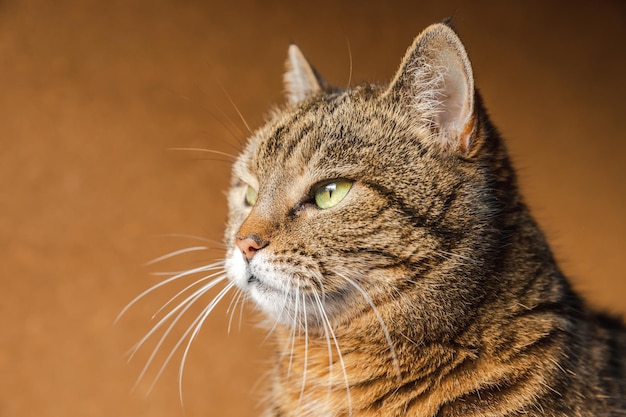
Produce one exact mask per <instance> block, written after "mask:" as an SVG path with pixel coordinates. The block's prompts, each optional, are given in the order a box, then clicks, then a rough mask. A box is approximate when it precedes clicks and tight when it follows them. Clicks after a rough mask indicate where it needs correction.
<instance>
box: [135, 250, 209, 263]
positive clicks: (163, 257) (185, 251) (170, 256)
mask: <svg viewBox="0 0 626 417" xmlns="http://www.w3.org/2000/svg"><path fill="white" fill-rule="evenodd" d="M208 249H209V248H208V247H206V246H192V247H190V248H185V249H180V250H175V251H174V252H170V253H168V254H166V255H163V256H159V257H158V258H155V259H153V260H151V261H148V262H146V263H145V266H150V265H154V264H156V263H159V262H161V261H164V260H166V259H170V258H173V257H175V256H178V255H182V254H185V253H189V252H196V251H201V250H208Z"/></svg>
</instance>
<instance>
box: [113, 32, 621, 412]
mask: <svg viewBox="0 0 626 417" xmlns="http://www.w3.org/2000/svg"><path fill="white" fill-rule="evenodd" d="M284 81H285V86H286V92H287V103H286V105H284V106H283V107H282V108H280V109H277V110H274V111H273V112H272V113H271V115H270V116H269V118H268V121H267V122H266V124H265V125H264V126H262V127H261V128H260V129H258V130H257V131H256V132H254V133H253V134H252V136H251V137H250V138H249V140H248V143H247V145H246V146H245V148H244V150H243V151H242V153H241V154H240V155H239V157H238V158H237V160H236V162H235V163H234V165H233V171H232V181H231V187H230V190H229V193H228V206H229V220H228V224H227V227H226V229H225V234H224V242H225V244H226V248H227V249H226V256H225V259H224V261H223V262H222V263H217V264H212V265H208V266H206V267H201V268H196V269H193V270H190V271H187V272H184V273H180V274H177V275H175V276H174V277H171V278H169V279H167V280H165V281H163V282H162V283H160V284H158V285H156V286H155V287H153V288H151V289H149V290H147V291H145V292H144V293H142V294H141V295H140V296H139V297H137V298H136V299H135V300H133V301H132V302H131V303H130V304H129V306H130V305H132V304H133V303H134V302H135V301H136V300H138V299H139V298H141V297H143V296H144V295H145V294H147V293H148V292H150V291H152V290H154V289H156V288H158V287H160V286H162V285H165V284H166V283H168V282H171V281H173V280H175V279H177V278H178V277H181V276H186V275H190V274H192V273H195V272H198V271H214V270H218V272H215V273H212V274H211V275H209V276H207V277H204V278H202V279H201V280H200V281H198V283H201V282H206V280H207V279H211V278H212V277H215V276H217V278H214V280H213V281H210V282H209V283H208V284H204V283H203V287H202V288H200V289H199V290H194V291H193V293H192V294H191V295H190V296H188V297H187V298H186V299H185V300H184V301H183V302H182V303H181V304H179V305H178V306H177V307H175V308H174V309H173V310H172V311H171V312H170V313H168V314H167V315H166V316H165V317H164V319H162V320H161V321H159V323H158V324H157V325H156V326H155V327H154V328H153V330H152V331H150V333H148V335H146V337H144V339H142V340H141V341H140V343H138V345H137V347H139V346H141V345H142V344H143V343H144V342H145V340H146V339H147V338H148V337H150V336H151V335H152V334H153V333H154V332H155V331H156V330H157V329H158V328H159V327H162V326H163V325H164V324H165V322H166V321H167V320H169V319H173V322H172V324H171V325H170V326H169V327H168V328H167V330H166V332H165V335H164V336H163V338H164V337H166V336H167V335H168V333H169V332H170V330H171V328H172V326H173V325H175V324H176V322H177V321H178V320H179V318H180V316H181V315H182V314H184V312H185V311H186V310H187V309H188V308H189V306H190V305H191V304H193V303H195V302H196V301H197V300H198V299H199V297H200V296H201V295H202V294H203V293H204V292H205V291H207V290H209V289H211V288H213V287H214V286H215V285H217V284H218V283H220V282H224V280H227V281H228V284H227V285H226V287H225V288H224V289H223V290H222V291H220V292H219V293H218V295H217V296H216V297H215V299H214V300H213V301H212V302H211V303H209V304H208V305H207V307H206V308H205V309H204V311H203V312H202V314H201V316H200V317H198V318H197V319H196V320H195V321H194V322H193V324H192V327H190V328H189V329H188V330H187V332H186V333H185V335H188V334H189V333H190V332H191V331H192V329H193V333H192V334H191V337H190V339H191V340H193V338H194V337H195V335H196V334H197V331H198V329H199V328H200V326H201V325H202V323H203V321H204V320H205V319H206V317H207V315H208V314H209V313H210V312H211V310H212V309H213V308H214V306H215V305H216V304H217V303H218V302H219V301H220V300H221V299H222V298H223V297H224V295H225V294H226V293H227V292H228V291H230V290H231V289H232V288H238V291H239V293H243V294H245V295H246V296H247V298H251V299H252V300H253V301H254V302H255V303H256V304H257V305H258V306H259V307H260V310H262V311H263V312H264V314H265V316H266V318H267V320H266V325H267V327H268V329H269V331H270V333H271V334H272V335H273V340H274V346H275V350H276V359H275V366H274V369H273V372H272V374H271V376H270V379H269V384H268V385H269V386H268V388H267V389H268V406H267V410H266V412H265V414H264V416H266V417H292V416H323V417H340V416H354V417H357V416H384V417H386V416H415V417H418V416H419V417H460V416H464V417H469V416H492V417H504V416H517V415H527V416H554V417H556V416H570V417H587V416H588V417H591V416H594V417H601V416H622V415H626V328H625V327H624V325H623V324H622V322H621V321H620V320H618V319H617V318H612V317H609V316H607V315H603V314H597V313H595V312H593V311H591V310H590V309H589V308H588V307H587V306H586V305H585V303H584V302H583V301H582V300H581V298H580V297H579V296H578V295H577V294H576V293H575V292H574V291H573V290H572V288H571V286H570V284H569V283H568V281H567V279H566V278H565V277H564V275H563V273H562V272H561V271H560V269H559V267H558V266H557V264H556V262H555V260H554V258H553V255H552V253H551V251H550V248H549V246H548V244H547V243H546V240H545V237H544V235H543V234H542V232H541V230H540V229H539V227H538V225H537V223H536V222H535V220H534V219H533V217H532V216H531V214H530V212H529V209H528V207H527V206H526V205H525V203H524V201H523V199H522V197H521V195H520V193H519V190H518V185H517V180H516V175H515V172H514V170H513V168H512V165H511V162H510V159H509V157H508V155H507V151H506V148H505V144H504V142H503V141H502V139H501V138H500V135H499V133H498V132H497V130H496V129H495V127H494V126H493V125H492V124H491V122H490V120H489V118H488V115H487V113H486V111H485V108H484V107H483V102H482V98H481V96H480V95H479V93H478V91H477V90H476V89H475V87H474V78H473V74H472V67H471V65H470V61H469V59H468V55H467V53H466V51H465V47H464V46H463V44H462V43H461V40H460V39H459V37H458V35H457V34H456V32H455V31H454V29H453V28H452V27H451V26H450V25H449V23H439V24H434V25H431V26H429V27H428V28H426V29H425V30H424V31H423V32H422V33H421V34H420V35H419V36H418V37H417V38H416V39H415V41H414V43H413V44H412V46H411V47H410V48H409V49H408V51H407V53H406V55H405V56H404V58H403V60H402V62H401V65H400V68H399V70H398V71H397V73H396V75H395V76H394V78H393V79H392V81H391V82H390V83H389V85H386V86H384V85H369V84H364V85H359V86H356V87H353V88H347V89H345V90H340V89H337V88H335V87H332V86H331V85H329V84H328V83H327V82H326V81H325V80H324V79H323V78H322V77H321V76H320V75H319V74H318V72H317V71H316V70H315V69H314V68H313V67H312V66H311V65H310V64H309V62H308V61H307V60H306V58H305V57H304V56H303V54H302V53H301V51H300V50H299V49H298V48H297V47H296V46H295V45H291V46H290V47H289V50H288V59H287V72H286V73H285V76H284ZM192 249H194V248H191V249H189V250H192ZM181 252H182V251H181ZM174 254H176V253H174ZM222 268H223V270H222ZM190 287H191V286H190ZM190 287H187V288H190ZM179 294H180V293H179ZM177 296H178V295H177ZM177 296H175V298H176V297H177ZM237 300H239V295H238V296H237ZM129 306H127V307H126V309H127V308H128V307H129ZM126 309H125V310H126ZM122 313H123V312H122ZM163 338H162V339H161V340H160V341H159V343H158V345H157V348H158V346H160V345H161V343H162V341H163ZM181 342H182V339H181V340H180V341H179V342H178V343H177V345H176V347H178V346H179V345H180V343H181ZM188 348H189V346H187V350H188ZM187 350H185V353H184V355H183V363H184V360H185V357H186V355H187ZM153 356H154V353H153V355H152V357H153ZM152 357H151V358H150V361H151V360H152ZM170 357H171V355H170V356H169V357H168V359H167V361H169V359H170ZM150 361H149V362H148V365H149V363H150ZM167 361H166V362H167ZM148 365H146V366H148ZM162 369H163V368H161V371H162ZM144 372H145V368H144ZM144 372H142V375H143V373H144ZM181 372H182V364H181ZM159 373H160V372H159ZM181 379H182V374H181Z"/></svg>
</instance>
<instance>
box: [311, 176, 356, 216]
mask: <svg viewBox="0 0 626 417" xmlns="http://www.w3.org/2000/svg"><path fill="white" fill-rule="evenodd" d="M350 188H352V181H350V180H344V179H338V180H333V181H332V182H328V183H326V184H324V185H322V186H321V187H319V188H317V189H316V190H315V204H316V205H317V207H319V208H321V209H327V208H331V207H334V206H336V205H337V204H339V203H340V202H341V200H343V199H344V198H345V197H346V195H347V194H348V191H350Z"/></svg>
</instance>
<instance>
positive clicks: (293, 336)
mask: <svg viewBox="0 0 626 417" xmlns="http://www.w3.org/2000/svg"><path fill="white" fill-rule="evenodd" d="M296 283H297V286H296V297H295V298H296V304H295V307H294V314H293V317H292V320H293V324H292V325H291V353H290V354H289V366H287V378H289V376H290V375H291V365H292V363H293V351H294V348H295V345H296V328H297V327H299V326H298V314H299V312H300V311H299V309H300V307H299V303H300V283H299V282H296ZM298 335H299V332H298Z"/></svg>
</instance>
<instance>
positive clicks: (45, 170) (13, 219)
mask: <svg viewBox="0 0 626 417" xmlns="http://www.w3.org/2000/svg"><path fill="white" fill-rule="evenodd" d="M625 4H626V3H624V2H623V1H608V0H607V1H597V2H593V3H592V2H583V1H580V2H577V1H571V0H570V1H540V2H539V1H510V2H498V1H493V2H488V1H471V2H470V1H466V2H463V1H417V0H416V1H411V2H409V1H406V2H401V1H385V2H382V1H378V2H375V1H363V2H358V3H357V2H354V3H348V2H337V1H326V0H319V1H315V2H311V1H308V2H304V1H303V2H289V3H287V2H278V1H263V2H261V1H252V0H250V1H231V2H217V1H200V0H186V1H173V0H169V1H168V0H150V1H148V0H143V1H142V0H139V1H126V0H113V1H106V2H105V1H90V0H76V1H71V0H62V1H54V2H52V1H44V0H31V1H21V2H19V1H10V0H4V1H0V87H1V88H0V416H2V417H5V416H6V417H13V416H39V417H52V416H55V417H56V416H93V417H98V416H107V417H111V416H152V417H158V416H169V417H173V416H183V415H184V416H187V417H194V416H255V415H258V413H259V409H258V407H257V404H258V401H259V399H260V392H261V390H260V389H259V388H258V387H259V385H262V384H263V380H264V379H263V375H264V374H265V372H266V371H267V369H268V368H269V366H270V362H271V360H270V354H271V346H270V344H269V343H267V342H264V336H265V334H264V332H263V331H261V330H259V329H257V328H256V327H255V325H254V323H255V322H256V318H255V313H254V312H253V311H252V309H251V308H249V307H246V308H245V309H243V310H241V309H240V306H241V304H237V305H233V306H231V309H230V310H228V304H229V302H230V296H227V297H226V298H225V299H224V301H223V302H222V303H221V304H220V306H219V307H218V308H217V309H216V310H215V311H214V312H213V313H212V314H211V316H210V317H209V318H208V319H207V321H206V322H205V324H204V326H203V328H202V331H201V332H200V333H199V335H198V337H197V340H196V341H195V342H194V343H193V344H192V346H191V349H190V350H189V355H188V357H187V362H186V363H187V366H186V367H185V373H184V376H183V378H182V382H183V386H182V391H183V394H184V405H181V402H180V400H179V387H178V380H179V376H178V373H179V364H180V360H181V354H180V352H179V353H178V354H175V355H174V356H173V358H172V361H171V363H170V364H168V365H167V366H165V368H164V372H163V374H162V375H161V377H160V379H159V380H158V382H157V383H156V385H155V386H154V388H153V389H152V390H151V391H150V392H148V391H149V389H150V385H151V384H152V381H153V379H154V378H155V376H156V375H157V374H158V372H159V368H160V366H161V364H163V363H164V361H165V360H166V359H167V355H168V354H169V352H170V351H171V350H172V349H173V348H174V347H175V344H176V342H177V341H178V339H179V338H180V337H181V336H183V333H184V331H185V329H187V327H188V326H189V325H190V324H191V322H192V319H193V317H195V315H196V314H198V312H199V311H200V309H201V308H192V309H190V310H189V315H186V316H185V318H183V319H181V322H180V323H178V324H177V325H176V326H174V330H173V332H172V334H171V337H168V338H167V341H166V342H164V344H163V346H162V347H161V348H160V349H159V352H158V353H157V355H156V357H155V358H154V363H153V364H152V365H151V366H149V367H148V370H147V372H146V373H145V375H144V377H143V378H142V379H141V380H140V382H139V383H138V384H137V386H136V388H135V389H133V387H134V386H135V380H136V379H137V378H138V377H139V376H140V375H141V372H142V368H143V367H144V365H145V364H146V363H147V361H148V360H149V358H150V355H151V352H152V349H153V348H154V347H155V345H156V344H157V343H158V340H159V336H158V335H156V337H155V338H151V339H150V340H149V341H148V342H147V343H146V346H145V347H144V348H142V349H141V350H139V352H138V353H137V355H136V356H135V358H134V359H133V360H131V361H130V362H128V363H127V356H126V353H127V351H128V350H129V349H130V348H131V347H132V346H133V345H134V344H135V342H137V341H138V340H139V339H141V338H142V337H143V336H144V335H146V334H147V332H148V331H149V329H150V328H151V327H152V326H153V325H154V324H155V323H156V322H158V320H159V317H163V316H164V314H166V313H163V312H161V313H159V314H158V315H157V318H156V319H152V318H151V317H152V315H153V314H154V313H155V312H157V310H158V309H159V307H160V306H161V305H162V304H163V302H165V301H167V300H168V299H169V298H170V297H172V296H173V295H174V294H176V292H177V291H178V290H180V289H181V288H184V286H186V285H188V284H189V283H190V282H191V281H190V280H187V281H184V280H183V282H182V283H181V284H178V285H172V286H168V287H167V288H159V289H157V290H156V291H154V292H153V293H152V294H149V295H148V296H146V297H145V298H144V299H142V300H141V301H139V302H138V303H136V304H135V305H133V306H131V308H130V309H129V310H128V311H127V312H126V314H125V315H124V316H123V317H122V318H121V319H120V320H119V321H118V322H117V324H115V325H114V320H115V317H116V316H117V315H118V313H119V312H120V311H121V310H122V309H123V307H124V306H125V305H127V303H129V302H130V301H131V300H132V299H133V298H134V297H135V296H136V295H138V294H139V293H140V292H142V291H143V290H145V289H147V288H149V287H150V286H152V285H155V284H157V283H158V282H160V280H162V279H164V277H163V276H159V275H151V273H154V272H159V271H176V270H181V269H188V268H193V267H196V266H200V265H204V264H206V263H208V262H211V261H212V260H213V259H219V258H220V256H221V255H222V253H221V251H220V248H219V245H218V244H214V243H212V242H211V241H206V240H202V239H209V240H215V241H219V240H221V236H222V228H223V225H224V223H225V216H226V212H225V197H224V190H226V189H227V187H228V178H229V168H230V162H231V161H230V159H229V157H228V156H224V155H221V154H208V153H203V152H195V151H174V150H171V149H172V148H207V149H213V150H216V151H219V152H223V153H226V154H236V153H237V151H238V149H240V148H241V143H242V142H243V141H244V140H245V138H246V136H247V135H248V129H247V127H246V125H245V123H244V122H243V121H242V120H241V118H240V117H239V115H238V112H241V114H242V116H243V118H244V119H245V121H246V123H247V124H248V125H249V126H250V127H251V128H252V129H254V128H255V127H258V126H259V125H260V124H261V123H262V121H263V117H264V114H265V113H266V112H267V110H268V108H269V107H270V106H272V105H274V104H279V103H281V102H282V101H283V96H282V89H283V87H282V83H281V76H282V71H283V62H284V59H285V56H286V49H287V46H288V45H289V43H290V42H296V43H297V44H298V45H299V46H300V47H301V49H302V50H303V51H304V52H305V54H306V55H307V57H308V58H309V60H310V61H311V62H313V63H314V64H315V65H316V67H317V68H318V69H319V70H320V72H322V74H324V75H325V77H326V78H327V79H328V80H330V81H331V82H333V83H335V84H337V85H340V86H346V85H347V84H348V82H349V80H351V81H352V83H355V82H363V81H379V82H385V81H387V80H389V79H390V78H391V76H392V75H393V73H394V72H395V70H396V68H397V66H398V65H399V62H400V59H401V57H402V56H403V54H404V51H405V50H406V48H407V47H408V46H409V45H410V43H411V42H412V40H413V38H414V37H415V36H416V35H417V34H418V33H419V32H420V31H421V30H422V29H423V28H424V27H425V26H427V25H428V24H430V23H433V22H437V21H441V20H442V19H444V18H446V17H448V16H450V15H454V22H455V25H456V27H457V29H458V31H459V32H460V34H461V36H462V38H463V40H464V42H465V44H466V47H467V49H468V51H469V54H470V57H471V59H472V62H473V65H474V72H475V76H476V79H477V85H478V87H479V88H480V89H481V91H482V94H483V96H484V98H485V102H486V105H487V107H488V109H489V111H490V113H491V115H492V118H493V121H494V122H495V124H496V125H497V126H498V127H499V129H500V130H501V132H502V133H503V135H504V136H505V138H506V140H507V142H508V144H509V146H510V150H511V154H512V156H513V158H514V162H515V165H516V166H517V168H518V170H519V174H520V179H521V184H522V187H523V190H524V192H525V195H526V198H527V200H528V202H529V203H530V205H531V207H532V208H533V211H534V213H535V215H536V217H537V218H538V219H539V221H540V223H541V225H542V226H543V228H544V230H545V231H546V233H547V235H548V238H549V240H550V242H551V243H552V245H553V247H554V250H555V253H556V256H557V258H558V259H559V261H560V262H561V265H562V267H563V269H564V270H565V271H566V272H567V273H568V274H569V276H571V278H572V280H573V282H574V284H575V286H576V288H578V289H579V290H580V291H581V292H582V293H584V294H585V296H586V298H587V299H588V300H589V301H590V303H591V304H592V305H594V306H597V307H599V308H602V309H604V310H607V311H611V312H614V313H617V314H623V313H625V312H626V301H624V299H625V296H626V279H625V277H626V274H625V271H626V261H625V259H624V258H625V256H624V254H625V248H626V222H625V218H624V209H625V208H626V181H625V179H626V137H625V135H624V122H625V121H626V107H625V105H624V97H626V78H625V77H624V74H626V49H625V45H626V5H625ZM350 74H351V77H350ZM231 100H232V103H234V104H235V105H236V108H235V107H234V106H233V104H232V103H231ZM198 246H200V247H207V249H204V250H198V251H193V252H189V253H186V254H184V255H181V256H178V257H175V258H172V259H169V260H166V261H164V262H162V263H158V264H155V265H147V266H146V265H145V263H146V261H149V260H150V259H153V258H156V257H158V256H160V255H163V254H167V253H170V252H172V251H176V250H178V249H182V248H194V247H198ZM214 294H215V293H214ZM177 300H178V301H180V299H177ZM209 301H210V297H209V298H207V299H206V300H205V299H202V300H201V301H199V303H200V304H204V305H206V303H208V302H209ZM171 308H173V305H170V306H168V307H167V308H166V310H165V312H167V311H169V309H171ZM231 313H233V320H232V323H231V326H230V327H231V329H230V332H229V331H228V330H229V321H230V317H231ZM182 347H183V348H184V345H183V346H182Z"/></svg>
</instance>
